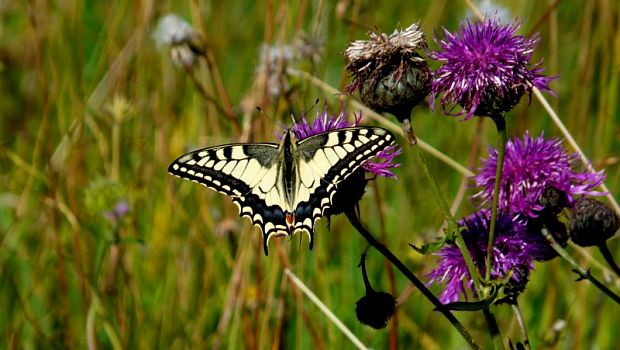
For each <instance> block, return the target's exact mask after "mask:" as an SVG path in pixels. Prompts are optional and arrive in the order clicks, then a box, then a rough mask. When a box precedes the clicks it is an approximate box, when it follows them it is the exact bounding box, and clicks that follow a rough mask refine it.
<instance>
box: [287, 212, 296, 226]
mask: <svg viewBox="0 0 620 350" xmlns="http://www.w3.org/2000/svg"><path fill="white" fill-rule="evenodd" d="M286 223H287V224H288V225H289V226H291V225H293V224H294V223H295V215H293V214H290V213H287V214H286Z"/></svg>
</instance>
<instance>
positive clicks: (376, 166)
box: [291, 106, 401, 217]
mask: <svg viewBox="0 0 620 350" xmlns="http://www.w3.org/2000/svg"><path fill="white" fill-rule="evenodd" d="M361 119H362V115H361V114H360V115H358V116H356V117H355V120H354V121H353V122H349V121H348V120H347V119H346V113H345V109H344V107H343V108H341V110H340V114H339V115H338V116H334V115H332V114H330V113H329V112H328V110H327V106H325V108H324V109H323V111H322V112H320V111H317V113H316V116H315V118H314V121H312V122H311V123H309V122H308V119H307V118H306V115H305V114H302V116H301V119H300V120H298V121H296V120H295V118H293V121H294V123H293V126H292V127H291V130H292V131H293V133H294V134H295V137H296V138H297V140H298V141H301V140H303V139H305V138H308V137H310V136H313V135H317V134H320V133H323V132H327V131H334V130H338V129H343V128H348V127H353V126H357V125H358V123H359V122H360V120H361ZM400 152H401V149H400V148H399V147H398V146H390V147H388V148H386V149H385V150H383V151H381V152H379V153H377V156H376V157H375V159H373V160H372V161H368V162H366V163H364V164H363V165H362V166H361V167H360V168H358V169H357V170H356V171H355V172H354V173H353V174H351V175H350V176H349V177H347V178H346V179H345V180H344V181H341V182H340V183H339V184H338V190H337V191H336V193H335V194H334V196H333V198H332V205H331V207H330V208H329V209H327V210H326V211H325V216H327V217H330V216H331V215H337V214H340V213H343V212H345V211H347V210H349V209H351V208H353V207H355V205H357V203H358V202H359V201H360V200H361V199H362V196H363V195H364V192H365V189H366V184H367V183H368V180H367V179H366V172H368V173H370V174H372V175H375V176H385V177H389V178H396V175H394V173H393V172H392V169H394V168H396V167H398V166H400V164H399V163H395V162H394V161H395V158H396V156H398V155H399V154H400Z"/></svg>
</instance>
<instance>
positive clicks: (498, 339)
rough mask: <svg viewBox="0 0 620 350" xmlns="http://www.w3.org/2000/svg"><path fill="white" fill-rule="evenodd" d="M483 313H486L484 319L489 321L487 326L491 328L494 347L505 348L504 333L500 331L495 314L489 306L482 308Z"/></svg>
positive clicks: (499, 349) (496, 349) (498, 349)
mask: <svg viewBox="0 0 620 350" xmlns="http://www.w3.org/2000/svg"><path fill="white" fill-rule="evenodd" d="M482 313H483V314H484V319H485V320H486V321H487V328H489V334H490V335H491V340H493V348H494V349H495V350H503V349H504V342H503V341H502V335H501V333H500V332H499V327H498V326H497V320H496V319H495V316H494V315H493V313H492V312H491V310H490V309H489V308H488V307H486V308H484V309H482Z"/></svg>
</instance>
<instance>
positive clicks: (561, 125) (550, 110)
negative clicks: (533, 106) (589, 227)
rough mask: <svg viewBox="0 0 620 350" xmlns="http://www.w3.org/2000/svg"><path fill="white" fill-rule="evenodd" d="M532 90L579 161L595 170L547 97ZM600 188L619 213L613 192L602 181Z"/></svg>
mask: <svg viewBox="0 0 620 350" xmlns="http://www.w3.org/2000/svg"><path fill="white" fill-rule="evenodd" d="M532 92H533V93H534V96H536V98H537V99H538V101H540V104H542V106H543V108H544V109H545V110H546V111H547V113H549V117H551V120H552V121H553V123H555V125H556V126H557V127H558V129H560V131H561V132H562V135H564V137H565V138H566V141H567V142H568V143H569V144H570V145H571V147H573V149H574V150H575V151H576V152H577V153H578V154H579V158H580V159H581V162H582V163H583V164H584V165H585V166H586V167H587V169H588V171H590V172H591V173H594V172H596V170H595V169H594V167H592V164H591V163H590V162H589V161H588V158H587V157H586V155H585V153H583V151H582V150H581V147H579V145H578V144H577V142H576V141H575V139H574V138H573V136H572V135H571V134H570V132H569V131H568V129H567V128H566V126H564V123H562V120H560V117H558V115H557V113H555V111H554V110H553V108H552V107H551V105H549V102H547V99H545V97H544V96H543V95H542V93H541V92H540V90H538V89H537V88H536V87H535V86H534V87H532ZM601 190H602V191H603V192H605V193H607V194H606V197H607V200H608V201H609V203H610V204H611V206H612V207H613V208H614V210H615V211H616V213H618V215H620V205H618V202H617V201H616V199H615V198H614V196H613V194H612V193H611V191H610V190H609V189H608V188H607V186H606V185H605V184H604V183H602V184H601Z"/></svg>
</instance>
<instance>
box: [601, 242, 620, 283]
mask: <svg viewBox="0 0 620 350" xmlns="http://www.w3.org/2000/svg"><path fill="white" fill-rule="evenodd" d="M598 250H600V251H601V254H602V255H603V258H605V261H607V264H609V267H611V269H612V270H614V272H615V273H616V275H617V276H618V277H620V267H618V264H616V261H615V260H614V256H613V255H612V254H611V252H610V251H609V248H608V247H607V244H606V243H603V244H599V246H598Z"/></svg>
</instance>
